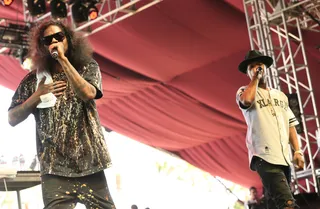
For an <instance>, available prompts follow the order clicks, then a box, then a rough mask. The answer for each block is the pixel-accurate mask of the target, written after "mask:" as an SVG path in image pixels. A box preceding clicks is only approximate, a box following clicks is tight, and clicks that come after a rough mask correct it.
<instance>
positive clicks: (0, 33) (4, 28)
mask: <svg viewBox="0 0 320 209" xmlns="http://www.w3.org/2000/svg"><path fill="white" fill-rule="evenodd" d="M29 27H30V25H29V24H26V23H25V22H20V21H17V20H9V19H4V18H2V19H0V54H3V55H8V56H13V57H16V58H20V59H22V57H23V56H25V55H26V53H27V48H28V45H29V42H28V32H29Z"/></svg>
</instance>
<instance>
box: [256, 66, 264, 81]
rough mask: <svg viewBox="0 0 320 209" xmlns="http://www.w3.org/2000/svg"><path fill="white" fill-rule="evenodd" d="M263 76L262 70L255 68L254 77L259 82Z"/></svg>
mask: <svg viewBox="0 0 320 209" xmlns="http://www.w3.org/2000/svg"><path fill="white" fill-rule="evenodd" d="M262 76H263V68H262V67H261V66H259V67H258V68H257V72H256V77H257V78H258V79H259V80H260V79H261V78H262Z"/></svg>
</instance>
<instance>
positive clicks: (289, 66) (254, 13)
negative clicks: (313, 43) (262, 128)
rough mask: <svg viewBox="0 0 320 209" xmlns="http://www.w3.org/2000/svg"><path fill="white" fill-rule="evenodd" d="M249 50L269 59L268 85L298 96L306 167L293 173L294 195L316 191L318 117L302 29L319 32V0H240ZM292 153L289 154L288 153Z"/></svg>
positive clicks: (318, 144) (300, 135)
mask: <svg viewBox="0 0 320 209" xmlns="http://www.w3.org/2000/svg"><path fill="white" fill-rule="evenodd" d="M243 3H244V9H245V16H246V21H247V27H248V33H249V39H250V45H251V49H255V50H259V51H261V52H263V53H264V54H266V55H269V56H271V57H272V58H273V59H274V60H275V63H274V65H273V66H272V67H271V68H270V69H268V71H267V75H268V85H269V86H270V87H272V88H276V89H279V90H282V91H283V92H287V93H290V94H291V93H296V94H297V96H298V101H299V106H300V113H301V123H302V125H303V133H301V134H299V142H300V146H301V148H302V150H303V152H304V157H305V166H304V169H303V170H302V171H295V169H294V167H293V168H292V171H293V176H292V177H293V183H294V189H295V193H299V192H318V191H319V187H318V184H319V183H318V182H317V177H318V176H319V175H320V174H319V173H320V172H319V171H320V169H317V168H315V165H314V161H315V159H316V157H317V155H319V152H320V148H319V147H320V128H319V127H320V126H319V116H318V112H317V107H316V101H315V97H314V91H313V88H312V84H311V77H310V74H309V67H308V61H307V56H306V52H305V46H304V43H303V37H302V33H303V30H311V31H316V32H320V24H319V22H317V20H319V18H320V12H319V11H320V0H303V1H294V2H293V1H289V0H288V1H285V0H243ZM291 154H292V153H291Z"/></svg>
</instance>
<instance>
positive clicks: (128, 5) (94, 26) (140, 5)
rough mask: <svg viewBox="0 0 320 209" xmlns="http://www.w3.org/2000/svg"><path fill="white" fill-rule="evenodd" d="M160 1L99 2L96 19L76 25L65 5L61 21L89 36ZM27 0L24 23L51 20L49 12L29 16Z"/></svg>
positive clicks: (109, 0)
mask: <svg viewBox="0 0 320 209" xmlns="http://www.w3.org/2000/svg"><path fill="white" fill-rule="evenodd" d="M161 1H162V0H100V1H99V3H98V4H97V5H96V6H97V8H98V9H99V12H98V17H97V18H96V19H94V20H88V21H87V22H84V23H81V24H77V23H76V22H75V21H74V20H73V17H72V4H71V5H68V4H67V11H68V12H67V18H65V19H63V20H64V21H65V22H68V23H69V24H70V25H72V26H73V29H74V30H75V31H81V32H83V34H84V36H90V35H92V34H94V33H97V32H99V31H100V30H103V29H105V28H107V27H109V26H111V25H113V24H116V23H117V22H120V21H122V20H124V19H126V18H128V17H130V16H133V15H135V14H137V13H139V12H141V11H143V10H145V9H147V8H149V7H151V6H154V5H156V4H158V3H160V2H161ZM27 8H28V7H27V0H23V13H24V21H25V22H33V23H35V22H38V21H41V20H43V19H49V18H51V12H47V13H45V14H42V15H41V16H38V17H33V16H31V15H30V13H29V11H28V9H27Z"/></svg>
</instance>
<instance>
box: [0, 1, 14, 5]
mask: <svg viewBox="0 0 320 209" xmlns="http://www.w3.org/2000/svg"><path fill="white" fill-rule="evenodd" d="M12 2H13V0H1V4H2V5H3V6H10V5H11V4H12Z"/></svg>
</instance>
